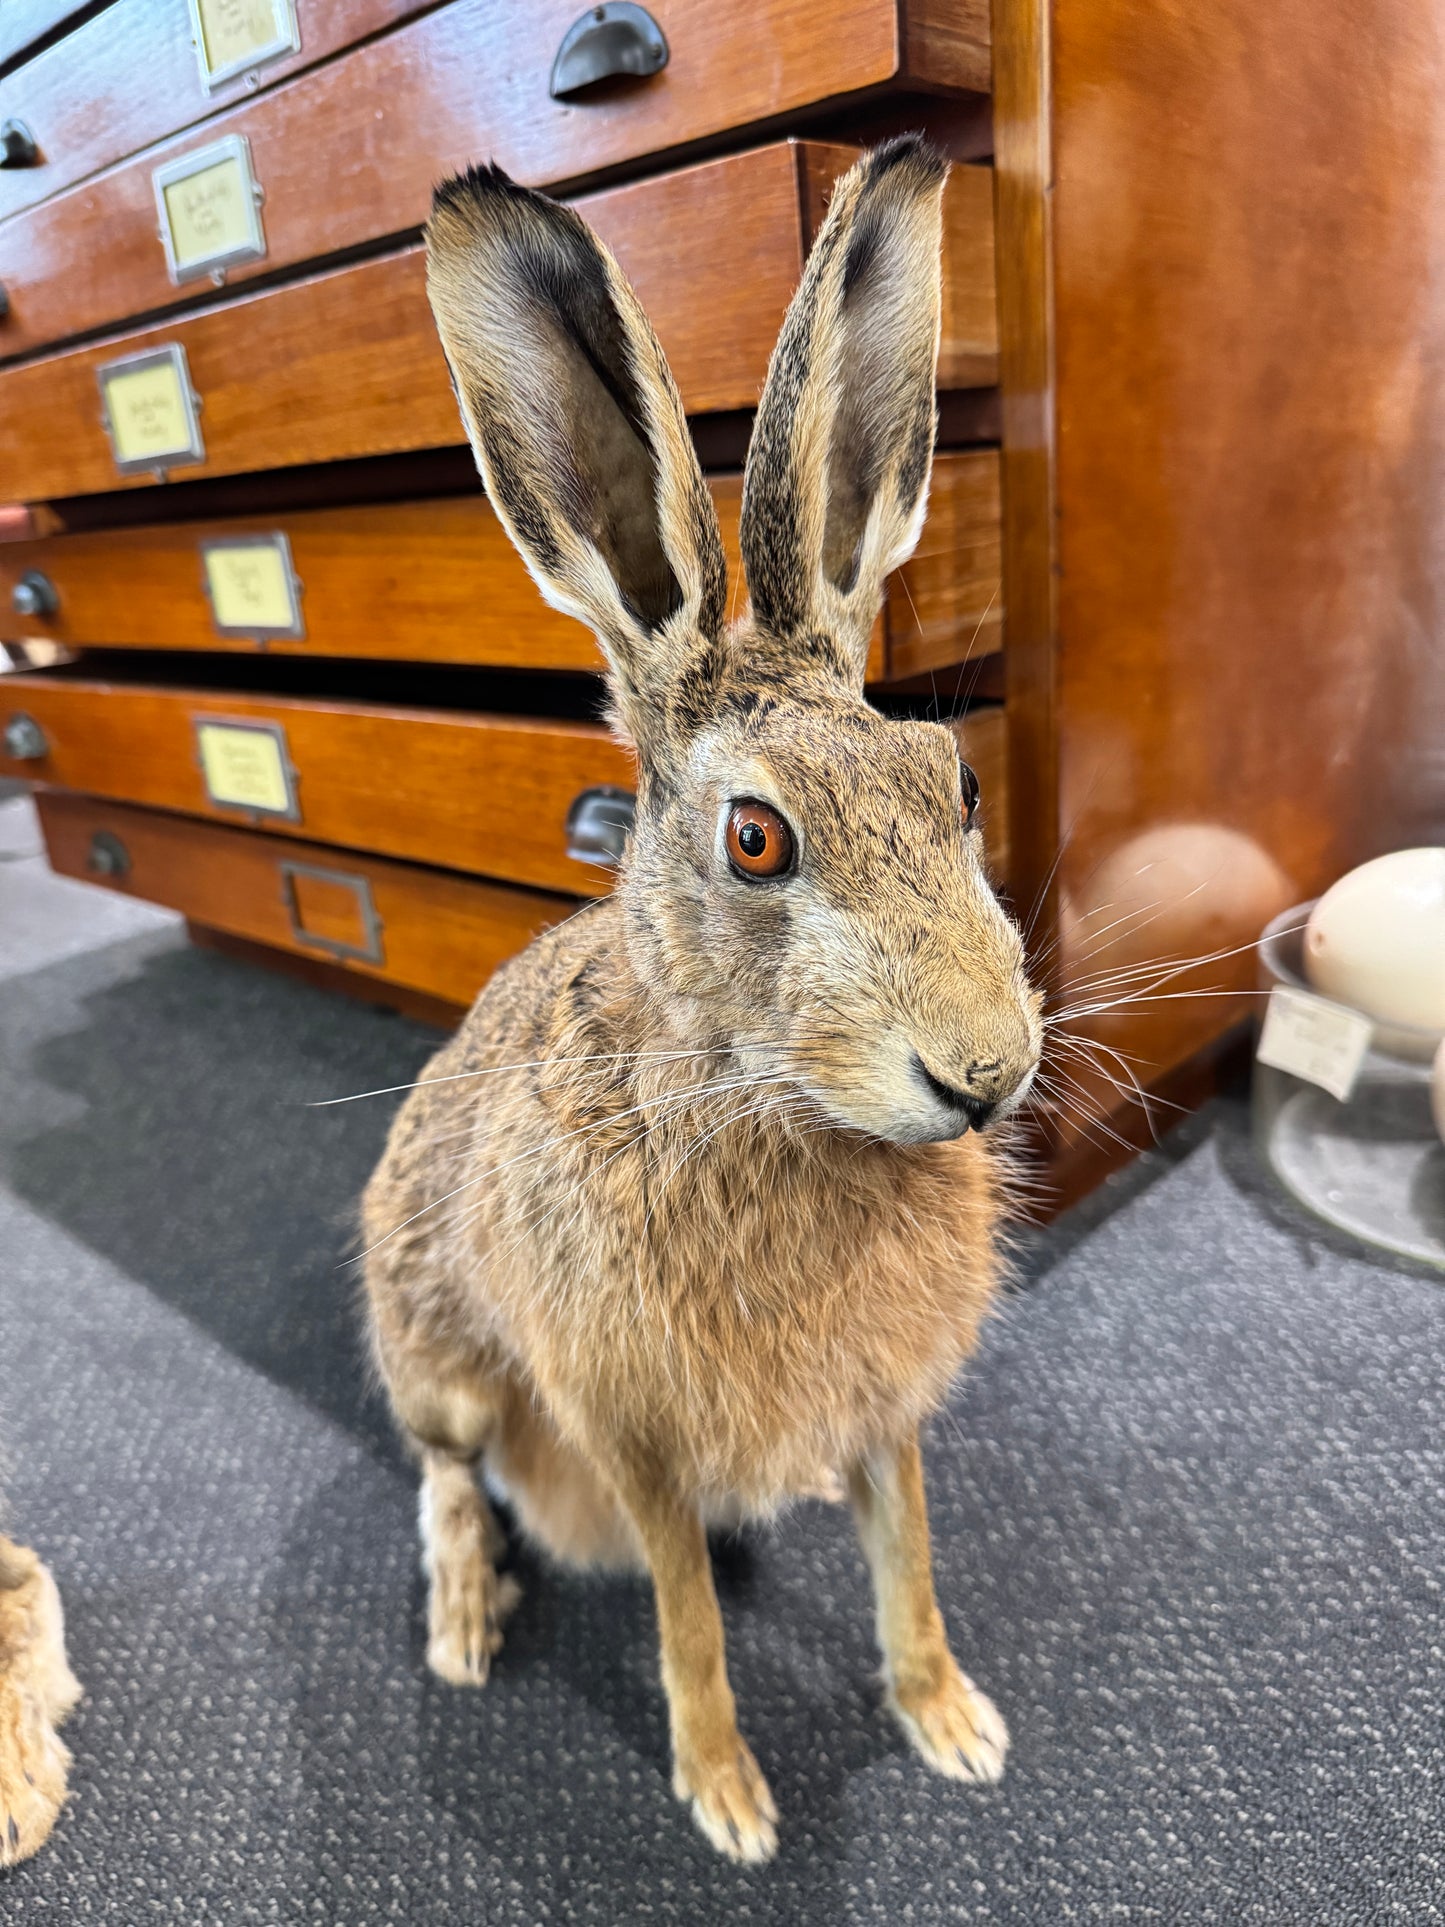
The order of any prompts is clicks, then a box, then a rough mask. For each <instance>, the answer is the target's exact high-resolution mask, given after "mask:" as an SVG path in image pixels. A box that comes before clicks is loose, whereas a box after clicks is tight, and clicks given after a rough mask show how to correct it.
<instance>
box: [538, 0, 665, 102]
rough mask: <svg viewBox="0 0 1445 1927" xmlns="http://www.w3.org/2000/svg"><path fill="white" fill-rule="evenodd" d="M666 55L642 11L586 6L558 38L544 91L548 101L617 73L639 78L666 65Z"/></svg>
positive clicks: (619, 0)
mask: <svg viewBox="0 0 1445 1927" xmlns="http://www.w3.org/2000/svg"><path fill="white" fill-rule="evenodd" d="M667 52H668V48H667V38H666V36H665V35H664V33H663V31H662V29H661V27H659V26H658V24H657V22H656V21H655V20H654V19H653V17H652V15H651V14H650V13H649V12H648V11H647V9H646V7H636V6H633V5H631V4H630V0H607V4H606V5H605V6H601V7H589V8H588V9H587V11H586V13H584V14H583V15H582V17H581V18H580V19H579V20H574V21H573V22H572V25H571V26H570V27H569V28H568V29H567V31H566V33H565V34H563V36H562V44H561V46H560V47H559V48H558V49H557V58H556V59H555V60H554V61H553V62H552V80H551V84H550V88H549V92H550V93H551V95H552V98H553V100H570V99H572V97H573V95H575V94H580V93H582V92H583V91H584V90H585V89H586V88H588V87H593V86H595V85H596V84H597V82H598V81H599V80H612V79H615V78H616V77H617V76H618V75H620V74H634V75H636V76H637V77H638V78H639V79H642V80H645V79H647V78H648V76H649V75H651V74H656V73H660V72H661V71H662V69H663V68H664V67H665V66H666V65H667Z"/></svg>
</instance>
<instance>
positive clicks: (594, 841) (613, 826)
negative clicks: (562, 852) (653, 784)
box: [567, 783, 637, 869]
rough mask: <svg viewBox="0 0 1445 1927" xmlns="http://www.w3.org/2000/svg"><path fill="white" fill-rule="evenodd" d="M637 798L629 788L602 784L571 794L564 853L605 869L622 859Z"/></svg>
mask: <svg viewBox="0 0 1445 1927" xmlns="http://www.w3.org/2000/svg"><path fill="white" fill-rule="evenodd" d="M636 813H637V798H636V797H635V796H634V795H633V794H632V791H631V790H619V789H614V788H613V787H612V785H611V784H610V783H602V784H599V786H598V787H597V788H596V789H591V790H583V791H582V793H581V795H580V796H577V797H574V798H573V801H572V807H571V809H570V810H568V812H567V854H568V856H570V857H571V859H572V861H573V862H574V863H602V864H606V865H607V867H608V868H609V869H611V868H613V867H615V866H616V865H617V864H619V863H620V862H621V861H622V855H623V852H624V851H625V850H626V848H627V838H628V836H629V834H630V833H631V830H632V819H633V817H634V816H635V815H636Z"/></svg>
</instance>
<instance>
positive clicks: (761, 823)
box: [727, 803, 793, 877]
mask: <svg viewBox="0 0 1445 1927" xmlns="http://www.w3.org/2000/svg"><path fill="white" fill-rule="evenodd" d="M727 846H728V860H729V862H731V864H732V866H733V868H734V869H735V870H736V871H738V872H739V874H740V875H742V876H745V877H780V876H782V874H783V873H784V871H785V870H788V869H790V868H791V867H792V862H793V832H792V831H791V830H790V829H789V828H788V826H787V824H786V823H785V822H784V821H783V819H782V817H780V816H779V815H778V812H777V811H776V810H775V809H772V808H771V807H770V806H769V805H768V804H766V803H734V804H733V806H732V808H731V809H730V810H729V811H728V826H727Z"/></svg>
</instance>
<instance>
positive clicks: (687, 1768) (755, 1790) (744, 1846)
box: [672, 1740, 778, 1864]
mask: <svg viewBox="0 0 1445 1927" xmlns="http://www.w3.org/2000/svg"><path fill="white" fill-rule="evenodd" d="M672 1788H673V1792H674V1793H676V1795H677V1797H678V1799H679V1800H686V1801H687V1802H688V1803H689V1804H690V1806H691V1807H692V1817H693V1819H694V1820H696V1821H697V1824H698V1825H699V1826H700V1827H701V1828H702V1830H703V1832H704V1833H705V1834H706V1835H707V1837H708V1839H709V1840H711V1842H712V1844H713V1845H714V1846H715V1847H716V1848H717V1850H718V1852H719V1853H725V1854H726V1855H727V1856H728V1858H729V1859H730V1860H746V1861H749V1862H752V1863H754V1864H756V1863H757V1862H759V1861H762V1860H771V1859H772V1857H773V1855H774V1854H775V1853H776V1852H777V1850H778V1809H777V1807H776V1806H775V1805H774V1804H773V1796H772V1794H771V1792H770V1791H769V1789H768V1783H767V1781H766V1780H765V1779H764V1778H763V1775H762V1769H761V1768H760V1767H759V1765H758V1763H757V1761H756V1760H755V1759H754V1758H753V1756H752V1754H751V1752H750V1751H749V1750H748V1748H747V1746H746V1745H745V1744H744V1743H743V1741H742V1740H738V1741H737V1748H736V1751H735V1752H734V1753H731V1754H729V1755H728V1756H727V1757H725V1758H723V1759H721V1760H708V1761H703V1760H697V1759H693V1760H689V1761H688V1762H687V1764H686V1765H684V1764H683V1762H682V1761H681V1760H679V1761H678V1763H677V1766H676V1767H675V1769H674V1771H673V1776H672Z"/></svg>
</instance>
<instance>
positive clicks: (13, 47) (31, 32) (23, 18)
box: [0, 0, 86, 66]
mask: <svg viewBox="0 0 1445 1927" xmlns="http://www.w3.org/2000/svg"><path fill="white" fill-rule="evenodd" d="M85 6H86V0H5V5H4V6H3V7H0V66H9V64H10V62H11V61H12V60H15V59H18V57H19V56H20V55H21V54H23V53H24V52H25V50H26V48H27V47H33V46H34V44H35V42H36V41H37V40H39V39H41V38H42V37H43V36H44V35H46V34H48V33H53V32H54V31H55V29H56V28H57V27H59V26H63V25H64V23H65V22H66V21H67V20H68V19H69V18H70V16H71V15H72V14H75V13H81V12H83V11H84V9H85Z"/></svg>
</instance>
